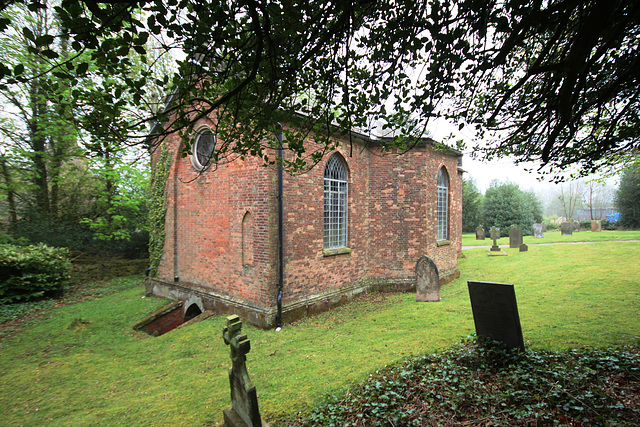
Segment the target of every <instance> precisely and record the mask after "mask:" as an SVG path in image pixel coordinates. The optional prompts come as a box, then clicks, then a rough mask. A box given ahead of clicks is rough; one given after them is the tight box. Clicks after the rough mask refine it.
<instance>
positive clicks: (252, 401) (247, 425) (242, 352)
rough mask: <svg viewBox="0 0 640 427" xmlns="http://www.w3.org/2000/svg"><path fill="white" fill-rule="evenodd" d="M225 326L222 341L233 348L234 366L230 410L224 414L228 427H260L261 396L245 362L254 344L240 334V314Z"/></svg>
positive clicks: (232, 360) (229, 318)
mask: <svg viewBox="0 0 640 427" xmlns="http://www.w3.org/2000/svg"><path fill="white" fill-rule="evenodd" d="M226 325H227V326H225V327H224V328H223V329H222V338H223V339H224V342H225V344H227V345H228V346H229V347H230V349H231V362H232V367H231V369H229V383H230V385H231V407H229V408H227V409H225V410H224V411H222V413H223V415H224V423H225V425H226V426H228V427H261V426H262V419H261V418H260V411H259V410H258V394H257V393H256V388H255V387H254V385H253V382H252V381H251V378H249V373H248V372H247V365H246V363H245V362H246V360H247V353H249V351H250V350H251V343H250V341H249V339H248V338H247V335H246V334H242V333H241V331H242V321H241V320H240V318H239V317H238V316H237V315H235V314H234V315H232V316H228V317H227V322H226Z"/></svg>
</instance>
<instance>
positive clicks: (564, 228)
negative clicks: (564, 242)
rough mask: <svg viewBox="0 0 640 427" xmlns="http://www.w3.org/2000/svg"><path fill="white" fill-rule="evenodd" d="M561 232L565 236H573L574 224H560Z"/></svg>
mask: <svg viewBox="0 0 640 427" xmlns="http://www.w3.org/2000/svg"><path fill="white" fill-rule="evenodd" d="M560 231H561V234H562V235H563V236H573V223H571V222H563V223H562V224H560Z"/></svg>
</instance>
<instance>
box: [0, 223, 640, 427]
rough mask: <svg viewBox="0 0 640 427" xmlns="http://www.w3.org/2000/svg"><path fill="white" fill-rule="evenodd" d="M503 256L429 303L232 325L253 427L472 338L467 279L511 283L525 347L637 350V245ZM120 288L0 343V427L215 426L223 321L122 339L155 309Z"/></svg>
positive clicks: (387, 298)
mask: <svg viewBox="0 0 640 427" xmlns="http://www.w3.org/2000/svg"><path fill="white" fill-rule="evenodd" d="M604 233H606V232H602V234H600V233H591V232H579V233H576V234H575V235H574V237H578V236H580V235H582V234H584V235H596V236H598V238H599V236H601V235H603V234H604ZM611 233H614V234H613V235H612V236H609V238H607V239H604V240H616V239H615V236H616V235H617V234H615V233H620V232H611ZM630 233H633V232H630ZM549 234H551V233H546V236H548V235H549ZM632 235H633V234H626V233H623V236H624V238H623V240H628V239H637V238H638V237H640V233H638V234H635V237H628V236H632ZM546 238H547V237H545V239H546ZM525 239H526V237H525ZM525 241H526V240H525ZM505 251H506V252H507V253H508V254H509V256H506V257H492V258H489V257H487V254H486V250H484V249H482V248H478V249H470V250H466V251H464V252H465V254H466V256H467V258H464V259H460V260H459V266H460V269H461V271H462V276H461V277H460V278H459V279H457V280H455V281H454V282H452V283H450V284H448V285H446V286H444V287H443V288H442V290H441V296H442V301H441V302H438V303H416V302H415V294H371V295H368V296H366V297H364V298H361V299H359V300H358V301H356V302H354V303H351V304H349V305H347V306H344V307H340V308H337V309H334V310H331V311H329V312H327V313H323V314H321V315H318V316H315V317H312V318H308V319H305V320H303V321H300V322H297V323H295V324H292V325H286V326H285V328H284V329H283V330H282V331H280V332H275V331H273V330H271V331H261V330H259V329H256V328H253V327H251V326H245V328H244V330H245V332H246V333H247V334H248V336H249V338H250V340H251V347H252V349H251V352H250V353H249V354H248V362H247V364H248V369H249V373H250V375H251V377H252V379H253V382H254V384H255V385H256V387H257V389H258V399H259V401H260V406H261V412H262V415H263V417H264V418H265V419H267V420H274V419H278V418H281V417H284V416H292V415H295V414H296V413H297V412H299V411H302V412H307V411H309V409H310V407H311V406H312V405H314V404H315V403H317V402H319V401H320V400H321V399H322V398H323V397H324V396H326V394H327V393H331V392H338V391H340V390H344V388H345V387H347V386H349V384H351V383H353V382H356V381H360V380H362V379H364V378H366V377H367V376H368V374H369V373H370V372H372V371H374V370H376V369H379V368H381V367H383V366H384V365H386V364H388V363H392V362H396V361H398V360H400V359H402V358H404V357H406V356H410V355H415V354H420V353H431V352H434V351H437V350H439V349H444V348H446V347H449V346H451V345H453V344H455V343H458V342H459V341H460V340H461V339H464V338H465V337H467V336H468V335H470V334H472V333H473V332H474V328H473V318H472V314H471V310H470V304H469V298H468V293H467V287H466V281H467V280H484V281H495V282H506V283H514V284H515V285H516V295H517V299H518V305H519V310H520V319H521V322H522V330H523V334H524V337H525V343H526V345H527V346H528V347H529V348H531V349H567V348H579V347H585V346H596V347H603V346H617V345H622V344H638V343H640V319H639V316H638V307H639V306H640V283H639V282H638V280H637V277H639V275H640V263H639V262H638V259H639V256H638V255H639V253H640V243H629V242H617V243H616V242H614V243H608V242H607V243H604V242H603V243H597V244H593V245H549V246H546V245H544V246H533V245H532V246H530V247H529V251H528V252H523V253H520V252H518V250H517V249H509V248H506V249H505ZM121 280H123V279H121ZM125 282H126V283H129V286H128V287H126V286H123V288H127V289H126V290H124V291H120V292H118V293H115V294H113V295H108V296H104V297H101V298H99V299H95V300H89V301H84V302H81V303H78V304H73V305H69V306H64V307H59V308H55V309H53V310H50V311H48V312H47V313H46V314H45V315H43V316H42V317H41V318H40V319H38V320H37V321H34V322H32V323H31V324H29V325H28V326H26V327H25V328H24V329H23V330H22V331H21V332H20V333H18V334H14V335H13V336H11V337H8V338H4V339H3V340H2V341H0V413H2V414H3V421H2V422H1V423H0V424H3V425H34V426H35V425H43V424H47V425H166V424H174V425H218V424H219V423H220V422H221V421H222V409H224V408H225V407H226V406H228V405H229V403H230V400H229V387H228V378H227V369H228V367H229V366H230V359H229V354H228V353H229V350H228V347H227V346H225V345H224V342H223V340H222V337H221V329H222V326H223V324H224V316H214V317H211V318H209V319H207V320H205V321H203V322H200V323H198V324H194V325H192V326H189V327H187V328H183V329H180V330H176V331H173V332H170V333H168V334H166V335H163V336H161V337H157V338H153V337H150V336H147V335H145V334H142V333H138V332H135V331H133V330H132V326H133V324H134V323H136V322H137V321H138V320H140V319H141V318H142V317H144V316H145V315H146V314H148V313H150V312H151V311H153V310H155V309H157V308H158V307H160V306H161V305H164V304H165V303H166V302H167V301H166V300H161V299H156V298H145V297H144V293H143V287H142V278H141V277H139V278H130V279H126V280H125ZM125 282H122V283H125Z"/></svg>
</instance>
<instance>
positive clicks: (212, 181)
mask: <svg viewBox="0 0 640 427" xmlns="http://www.w3.org/2000/svg"><path fill="white" fill-rule="evenodd" d="M167 142H168V145H169V147H170V150H171V153H172V158H173V165H172V167H171V172H170V174H169V177H168V179H167V214H166V220H165V224H166V225H165V233H166V238H165V245H164V254H163V257H162V259H161V262H160V266H159V268H158V276H157V277H158V279H160V280H163V281H166V282H169V283H173V282H174V277H175V276H177V277H178V281H177V283H179V284H181V285H182V286H187V287H188V286H189V285H192V284H193V285H199V286H203V287H205V288H208V289H210V290H211V291H213V292H215V293H218V294H222V295H233V296H234V297H236V298H239V299H241V300H244V301H247V302H249V303H251V304H253V305H256V304H257V305H262V304H264V303H266V302H267V301H271V300H275V292H276V291H275V288H274V286H275V285H274V280H275V275H274V274H275V269H274V264H273V263H274V260H275V257H274V254H275V252H274V250H275V248H276V246H275V237H276V236H277V235H276V234H275V233H276V229H275V224H273V223H271V222H270V219H272V218H274V217H275V182H274V179H275V173H274V172H273V170H272V169H269V168H265V167H263V166H262V162H261V160H260V159H257V158H248V159H246V160H245V161H240V160H235V161H233V162H230V163H227V164H220V165H218V166H217V167H211V168H209V169H207V170H205V171H204V172H202V173H199V172H198V171H196V170H195V169H194V168H193V166H192V165H191V160H190V158H189V157H185V158H182V157H181V156H180V153H179V150H178V147H179V144H180V142H179V140H178V137H177V136H176V137H174V138H172V139H169V140H168V141H167ZM243 222H244V227H243ZM243 251H244V255H246V256H244V257H243Z"/></svg>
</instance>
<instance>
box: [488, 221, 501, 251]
mask: <svg viewBox="0 0 640 427" xmlns="http://www.w3.org/2000/svg"><path fill="white" fill-rule="evenodd" d="M490 236H491V239H493V245H492V246H491V250H492V251H494V252H499V251H500V246H498V239H499V238H500V229H499V228H498V227H496V226H493V227H491V230H490Z"/></svg>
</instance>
